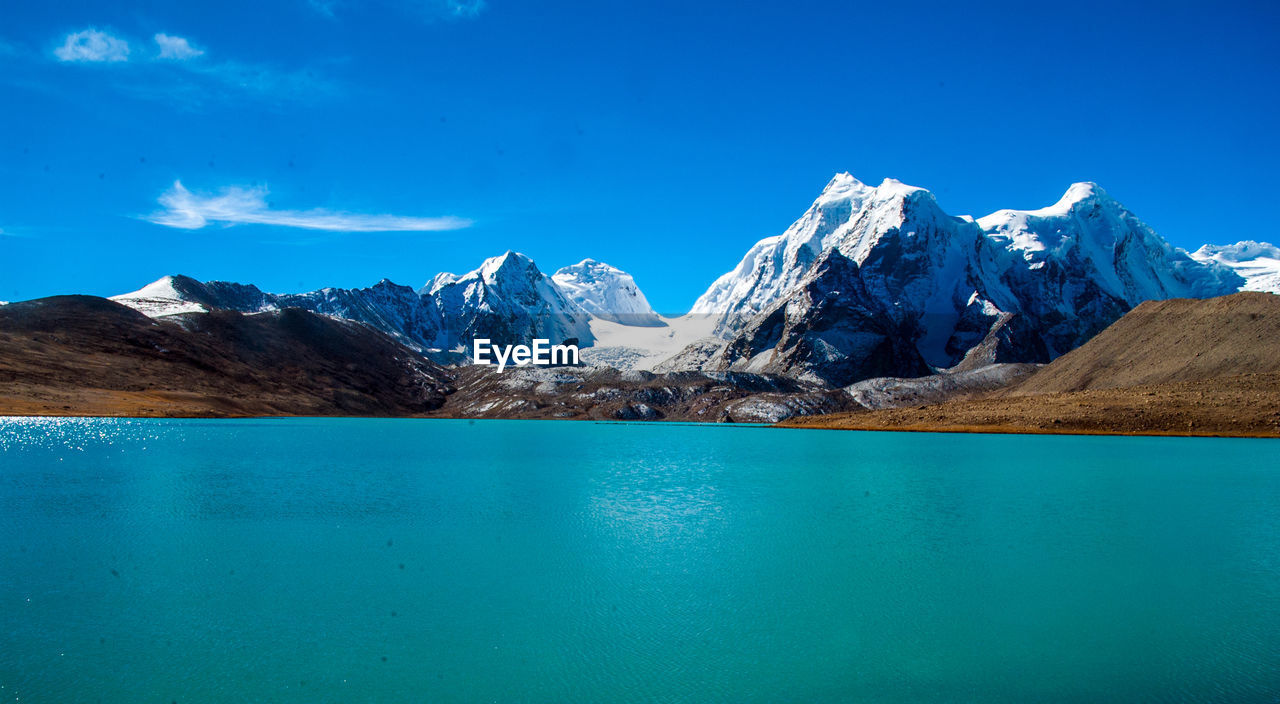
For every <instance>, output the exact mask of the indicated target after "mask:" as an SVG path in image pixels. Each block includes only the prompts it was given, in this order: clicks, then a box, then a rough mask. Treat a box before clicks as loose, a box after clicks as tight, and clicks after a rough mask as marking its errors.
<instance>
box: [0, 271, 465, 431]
mask: <svg viewBox="0 0 1280 704" xmlns="http://www.w3.org/2000/svg"><path fill="white" fill-rule="evenodd" d="M448 382H449V378H448V375H447V373H446V372H445V371H444V370H443V369H442V368H440V367H438V366H436V365H434V364H432V363H431V362H429V361H427V360H425V359H422V358H421V357H420V356H419V355H417V354H416V353H414V352H413V351H411V350H409V349H408V348H406V347H404V346H403V345H400V344H399V343H397V342H395V341H394V340H392V339H390V338H388V337H387V336H385V335H383V334H381V333H378V332H376V331H373V330H370V329H369V328H366V327H364V326H361V325H358V324H356V323H350V322H346V321H339V320H334V319H331V318H326V317H323V316H319V315H315V314H314V313H309V312H306V311H302V310H298V309H286V310H283V311H279V312H273V313H263V314H257V315H243V314H240V313H236V312H232V311H213V312H211V313H207V314H195V315H189V316H183V317H181V318H177V319H174V320H170V321H163V322H158V321H154V320H152V319H150V318H147V317H146V316H144V315H142V314H140V313H137V312H136V311H133V310H131V309H129V308H126V307H125V306H122V305H119V304H117V303H114V302H112V301H108V300H106V299H103V298H96V297H93V296H57V297H53V298H43V299H38V300H34V301H26V302H22V303H12V304H9V305H6V306H3V307H0V414H3V415H23V414H35V415H143V416H165V415H175V416H245V415H411V414H423V413H426V412H429V411H431V410H434V409H436V408H439V407H440V406H441V405H442V404H443V403H444V394H445V391H446V388H447V384H448Z"/></svg>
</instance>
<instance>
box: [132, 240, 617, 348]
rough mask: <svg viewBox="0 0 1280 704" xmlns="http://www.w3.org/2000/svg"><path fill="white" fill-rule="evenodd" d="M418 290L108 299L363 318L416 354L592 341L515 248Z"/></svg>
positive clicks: (173, 279) (165, 293) (212, 288)
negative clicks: (477, 344) (483, 342)
mask: <svg viewBox="0 0 1280 704" xmlns="http://www.w3.org/2000/svg"><path fill="white" fill-rule="evenodd" d="M628 278H629V277H628ZM424 288H425V289H426V291H427V292H426V293H419V292H418V291H414V290H413V289H412V288H409V287H408V286H400V285H398V284H395V283H392V282H391V281H388V280H385V279H384V280H382V281H380V282H378V283H377V284H375V285H373V286H371V287H369V288H353V289H343V288H324V289H320V290H318V291H311V292H308V293H290V294H272V293H264V292H262V291H261V290H259V289H258V288H257V287H255V286H251V285H246V284H235V283H229V282H223V281H210V282H205V283H201V282H199V281H196V280H195V279H192V278H190V277H186V276H166V277H164V278H163V279H160V280H159V281H156V282H154V283H152V284H149V285H147V286H145V287H143V288H142V289H140V290H138V291H135V292H133V293H127V294H123V295H121V296H116V297H114V300H117V301H118V302H120V303H123V304H125V305H128V306H130V307H133V308H135V309H137V310H139V311H140V312H142V313H144V314H146V315H149V316H151V317H163V316H170V315H183V314H190V313H204V312H206V311H208V310H209V309H211V308H225V309H229V310H238V311H241V312H246V313H259V312H263V311H268V310H277V309H281V308H288V307H296V308H302V309H304V310H309V311H312V312H315V313H320V314H323V315H328V316H331V317H335V318H342V319H345V320H352V321H356V322H359V323H363V324H365V325H367V326H369V327H371V328H374V329H376V330H380V331H382V332H384V333H386V334H388V335H391V336H392V337H394V338H396V339H397V340H399V341H400V342H402V343H404V344H406V345H408V346H410V347H412V348H414V349H417V350H420V351H423V352H428V351H433V350H435V351H439V350H458V351H463V352H469V351H470V346H471V340H472V339H473V338H475V337H487V338H489V339H491V340H493V342H494V343H495V344H528V343H529V341H530V340H532V339H533V338H539V337H541V338H547V339H550V340H552V341H553V342H555V343H560V342H562V341H564V340H566V339H570V338H578V340H579V344H581V345H584V346H585V345H590V344H591V343H592V341H593V339H594V337H593V335H592V332H591V328H590V325H589V323H588V321H589V320H590V317H591V316H590V315H589V314H588V313H587V312H586V311H584V310H583V309H582V308H581V307H580V306H578V305H577V304H575V303H573V302H572V301H571V300H569V298H568V297H567V296H566V295H565V294H564V293H563V292H562V291H561V290H560V288H559V287H558V286H556V284H555V283H554V282H553V281H552V280H551V277H549V276H546V275H545V274H543V273H542V272H540V271H538V268H537V266H536V265H535V264H534V263H533V260H531V259H529V258H528V257H526V256H524V255H522V254H517V253H515V252H507V253H506V254H504V255H502V256H500V257H494V258H492V259H488V260H485V262H484V263H483V264H482V265H481V266H480V267H479V268H478V269H476V270H475V271H472V272H470V273H467V274H465V275H463V276H460V277H458V276H453V275H451V274H442V275H438V276H436V277H435V278H434V279H432V281H431V283H429V284H428V285H427V286H426V287H424ZM637 293H638V292H637Z"/></svg>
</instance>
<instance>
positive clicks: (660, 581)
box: [0, 419, 1280, 702]
mask: <svg viewBox="0 0 1280 704" xmlns="http://www.w3.org/2000/svg"><path fill="white" fill-rule="evenodd" d="M1270 451H1271V445H1270V444H1269V443H1267V442H1266V441H1250V440H1213V439H1162V438H1129V439H1126V438H1068V437H1016V436H954V435H951V436H934V435H916V434H912V435H896V434H877V433H830V432H809V431H780V430H774V429H767V428H759V429H740V428H721V427H712V426H699V427H693V426H673V425H631V426H621V425H609V424H587V423H573V422H564V423H556V422H478V423H467V422H465V421H458V422H455V421H398V420H317V419H296V420H280V421H275V420H273V421H144V420H124V419H122V420H100V419H9V420H0V564H2V565H3V569H0V624H2V626H3V627H0V687H3V689H2V690H0V693H3V694H4V696H6V697H8V696H13V697H15V699H17V698H19V697H20V698H21V701H57V702H62V701H68V702H70V701H103V702H136V701H201V702H221V701H226V702H232V701H235V702H239V701H246V700H253V701H277V702H316V701H334V702H338V701H342V702H346V701H353V700H354V701H459V702H471V701H481V700H498V701H512V700H516V701H565V700H570V701H617V700H626V701H696V702H705V701H724V702H744V701H779V700H784V701H842V702H843V701H851V700H864V701H877V702H879V701H888V702H894V701H900V702H908V701H911V702H915V701H937V700H947V701H955V700H961V701H984V702H1001V701H1008V702H1015V701H1029V700H1033V701H1173V702H1176V701H1185V702H1202V701H1224V702H1227V701H1230V702H1249V701H1274V699H1275V694H1276V693H1277V692H1280V670H1278V669H1277V667H1278V666H1280V639H1278V638H1277V636H1276V635H1275V634H1276V633H1280V537H1278V536H1280V531H1278V530H1277V529H1278V528H1280V508H1278V506H1280V502H1277V501H1276V500H1275V499H1276V497H1277V496H1280V477H1278V476H1277V475H1276V473H1275V472H1274V470H1272V469H1271V468H1269V467H1265V466H1261V465H1260V463H1259V462H1258V461H1257V457H1259V456H1264V455H1265V454H1266V453H1269V452H1270Z"/></svg>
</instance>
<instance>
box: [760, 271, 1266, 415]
mask: <svg viewBox="0 0 1280 704" xmlns="http://www.w3.org/2000/svg"><path fill="white" fill-rule="evenodd" d="M785 424H786V425H793V426H802V427H810V428H842V429H851V430H915V431H949V432H978V433H990V432H1012V433H1108V434H1110V433H1115V434H1140V435H1226V436H1264V437H1276V436H1280V296H1276V295H1273V294H1269V293H1236V294H1232V295H1230V296H1223V297H1221V298H1212V299H1206V300H1189V299H1175V300H1168V301H1150V302H1147V303H1143V304H1142V305H1140V306H1138V307H1137V308H1134V309H1133V310H1132V311H1130V312H1129V313H1127V314H1126V315H1125V316H1124V317H1122V318H1121V319H1120V320H1118V321H1116V322H1115V323H1114V324H1112V325H1111V326H1110V327H1108V328H1107V329H1106V330H1103V331H1102V332H1101V333H1099V334H1098V335H1097V336H1095V337H1094V338H1093V339H1092V340H1090V341H1089V342H1087V343H1085V344H1084V345H1082V346H1081V347H1079V348H1078V349H1076V350H1074V351H1072V352H1069V353H1067V354H1065V355H1063V356H1061V357H1059V358H1058V359H1057V360H1055V361H1054V362H1053V363H1052V364H1049V365H1048V366H1046V367H1044V368H1043V369H1041V370H1040V371H1038V372H1036V373H1034V374H1032V375H1031V376H1030V377H1027V378H1026V379H1025V380H1024V381H1022V382H1021V383H1019V384H1018V385H1016V386H1014V387H1011V388H1009V389H1005V390H1003V391H998V392H995V393H993V394H991V395H989V396H987V397H985V398H979V399H967V400H953V401H947V402H945V403H938V404H934V405H921V406H917V407H915V408H896V409H892V410H881V411H861V412H854V413H839V414H832V415H827V416H815V417H810V418H802V419H792V420H790V421H787V422H786V423H785Z"/></svg>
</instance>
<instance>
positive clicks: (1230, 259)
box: [1191, 240, 1280, 294]
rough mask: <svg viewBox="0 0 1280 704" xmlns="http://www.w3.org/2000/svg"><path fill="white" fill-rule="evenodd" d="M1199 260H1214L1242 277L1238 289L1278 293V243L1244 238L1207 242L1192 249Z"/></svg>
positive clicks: (1279, 267)
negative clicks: (1236, 240)
mask: <svg viewBox="0 0 1280 704" xmlns="http://www.w3.org/2000/svg"><path fill="white" fill-rule="evenodd" d="M1191 258H1192V259H1195V260H1196V261H1199V262H1209V261H1213V262H1217V263H1218V264H1221V265H1223V266H1225V267H1229V268H1230V269H1231V270H1232V271H1235V272H1236V273H1237V274H1239V275H1240V276H1243V277H1244V281H1245V283H1244V286H1242V287H1240V290H1241V291H1266V292H1268V293H1277V294H1280V247H1277V246H1275V245H1273V244H1269V243H1267V242H1254V241H1253V240H1244V241H1243V242H1237V243H1235V244H1227V245H1217V244H1206V245H1205V246H1203V247H1201V248H1200V249H1197V250H1196V251H1194V252H1192V253H1191Z"/></svg>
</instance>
